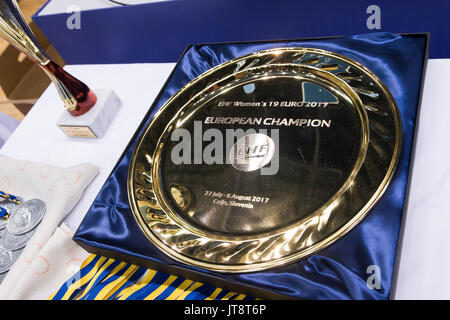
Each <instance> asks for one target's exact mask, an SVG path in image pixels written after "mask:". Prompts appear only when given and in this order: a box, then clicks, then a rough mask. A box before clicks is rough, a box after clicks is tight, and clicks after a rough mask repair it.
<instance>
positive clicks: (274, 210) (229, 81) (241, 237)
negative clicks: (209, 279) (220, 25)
mask: <svg viewBox="0 0 450 320" xmlns="http://www.w3.org/2000/svg"><path fill="white" fill-rule="evenodd" d="M236 130H242V131H241V133H242V135H241V137H239V136H236V137H235V139H233V141H231V143H230V144H227V143H225V140H227V139H228V136H229V133H230V132H237V131H236ZM247 130H249V131H247ZM251 130H253V132H252V131H251ZM181 133H183V134H188V133H189V134H190V135H191V137H192V140H190V143H188V144H187V145H188V146H190V147H191V149H188V148H186V149H183V152H180V153H177V152H175V151H176V150H179V149H180V141H181V140H180V139H177V138H176V137H178V138H179V137H180V134H181ZM221 136H223V139H222V138H220V137H221ZM213 138H214V139H213ZM221 139H222V140H223V141H222V142H223V143H222V144H223V148H222V149H221V148H219V147H217V148H215V149H214V152H211V146H212V145H213V142H214V146H219V145H220V143H219V142H220V140H221ZM227 141H228V140H227ZM183 146H186V144H185V145H183ZM208 146H209V147H208ZM400 147H401V120H400V116H399V113H398V109H397V106H396V104H395V101H394V99H393V98H392V95H391V94H390V92H389V91H388V89H387V88H386V87H385V86H384V85H383V83H382V82H381V81H380V80H379V79H378V78H377V77H376V76H375V75H374V74H373V73H372V72H371V71H370V70H368V69H367V68H366V67H364V66H363V65H361V64H359V63H357V62H355V61H353V60H351V59H349V58H347V57H344V56H342V55H339V54H335V53H332V52H328V51H324V50H319V49H311V48H278V49H271V50H265V51H260V52H256V53H252V54H249V55H246V56H243V57H240V58H236V59H233V60H230V61H228V62H226V63H223V64H221V65H219V66H217V67H215V68H213V69H211V70H209V71H207V72H205V73H204V74H202V75H201V76H199V77H198V78H196V79H194V80H192V81H191V82H190V83H189V84H187V85H186V86H185V87H184V88H182V89H181V90H180V91H179V92H177V93H176V94H175V95H174V96H172V97H171V98H170V99H169V100H168V101H167V102H166V103H165V104H164V106H163V107H162V108H161V109H160V110H159V111H158V112H157V114H156V115H155V116H154V117H153V119H152V120H151V121H150V123H149V124H148V126H147V128H146V129H145V130H144V133H143V135H142V136H141V137H140V139H139V141H138V143H137V145H136V147H135V150H134V153H133V156H132V160H131V162H130V167H129V174H128V194H129V201H130V205H131V208H132V212H133V214H134V217H135V219H136V221H137V222H138V224H139V226H140V228H141V229H142V231H143V232H144V234H145V235H146V237H147V238H148V239H149V241H151V242H152V243H153V244H154V245H155V246H157V247H158V248H159V249H161V250H162V251H163V252H164V253H166V254H167V255H168V256H170V257H171V258H173V259H175V260H177V261H180V262H183V263H186V264H189V265H192V266H196V267H201V268H205V269H209V270H213V271H221V272H252V271H258V270H264V269H268V268H275V267H280V266H283V265H286V264H288V263H291V262H294V261H297V260H299V259H301V258H304V257H306V256H308V255H311V254H313V253H315V252H317V251H319V250H321V249H323V248H325V247H327V246H328V245H330V244H332V243H333V242H335V241H336V240H338V239H339V238H341V237H342V236H343V235H345V234H346V233H347V232H348V231H350V230H351V229H352V228H353V227H355V226H356V225H357V224H358V223H359V222H360V221H361V220H362V219H363V218H364V217H366V216H367V214H368V213H369V212H370V209H371V208H372V207H373V206H374V205H375V203H376V202H377V201H378V200H379V199H380V197H381V196H382V194H383V193H384V191H385V189H386V188H387V186H388V184H389V182H390V180H391V178H392V176H393V174H394V171H395V168H396V165H397V162H398V158H399V152H400ZM208 148H209V149H208ZM257 152H260V153H259V154H257ZM174 154H175V155H176V154H179V155H180V156H181V157H182V158H183V159H184V161H180V159H178V158H177V159H175V160H174ZM205 154H206V155H208V154H209V155H210V156H212V157H213V159H215V160H214V161H211V157H209V158H208V157H205ZM202 157H203V158H202ZM221 158H223V161H222V162H221V161H219V159H221Z"/></svg>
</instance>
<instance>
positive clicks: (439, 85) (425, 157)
mask: <svg viewBox="0 0 450 320" xmlns="http://www.w3.org/2000/svg"><path fill="white" fill-rule="evenodd" d="M174 65H175V64H173V63H166V64H156V63H154V64H118V65H76V66H75V65H72V66H67V67H66V69H67V70H68V71H69V72H71V73H72V74H73V75H75V76H76V77H79V78H80V79H82V80H83V81H84V82H86V83H87V84H88V85H89V86H90V87H91V88H93V89H94V90H95V88H113V89H114V90H115V91H116V93H117V94H118V96H119V97H120V98H121V99H122V101H123V106H122V108H121V109H120V111H119V113H118V114H117V116H116V118H115V120H114V122H113V123H112V125H111V127H110V128H109V131H108V132H107V134H106V136H105V137H104V138H102V139H93V140H92V139H79V138H69V137H67V136H65V135H64V134H63V133H62V131H61V130H60V129H59V128H58V127H57V126H56V124H55V123H56V120H57V118H58V117H59V115H60V114H61V112H63V108H62V103H61V102H60V100H59V98H58V96H57V92H56V90H55V88H54V87H53V86H50V87H49V88H48V89H47V90H46V91H45V93H44V94H43V95H42V97H41V98H40V99H39V101H38V102H37V103H36V105H35V106H34V107H33V109H32V110H31V111H30V113H29V114H28V115H27V116H26V118H25V119H24V120H23V122H22V123H21V124H20V126H19V127H18V128H17V130H16V131H15V132H14V133H13V135H12V136H11V137H10V139H9V140H8V141H7V142H6V143H5V145H4V146H3V148H2V149H1V150H0V153H3V154H5V155H7V156H10V157H15V158H20V159H27V160H30V161H39V162H44V163H47V164H52V165H57V166H71V165H75V164H78V163H81V162H92V163H94V164H95V165H97V166H98V167H99V168H100V173H99V175H98V176H97V178H96V179H95V180H94V182H93V183H92V184H91V185H90V186H89V188H88V189H87V190H86V192H85V194H84V195H83V197H82V199H81V201H80V202H79V203H78V204H77V206H76V207H75V208H74V209H73V210H72V212H71V213H70V214H69V216H68V217H67V218H66V221H65V222H66V224H68V225H69V226H70V227H71V228H72V229H73V230H75V229H76V228H77V227H78V225H79V224H80V222H81V220H82V218H83V216H84V215H85V213H86V212H87V210H88V209H89V207H90V205H91V203H92V202H93V201H94V199H95V197H96V195H97V193H98V191H99V190H100V188H101V187H102V185H103V183H104V182H105V180H106V178H107V177H108V175H109V174H110V172H111V171H112V169H113V167H114V165H115V163H116V161H117V160H118V159H119V157H120V155H121V154H122V152H123V149H124V148H125V146H126V145H127V143H128V142H129V140H130V138H131V137H132V135H133V134H134V132H135V130H136V129H137V127H138V125H139V123H140V122H141V120H142V119H143V117H144V115H145V113H146V112H147V110H148V108H149V107H150V105H151V104H152V102H153V100H154V99H155V97H156V95H157V94H158V92H159V90H160V89H161V87H162V85H163V84H164V82H165V80H166V79H167V77H168V75H169V73H170V71H171V70H172V69H173V67H174ZM449 74H450V59H436V60H430V61H429V64H428V70H427V74H426V79H425V86H424V92H423V101H422V109H421V112H420V116H419V119H418V132H417V139H416V153H415V158H414V164H413V170H412V173H411V180H410V186H409V189H410V194H409V199H408V201H407V209H406V217H407V218H406V220H405V222H404V237H403V244H402V246H401V247H402V250H401V251H402V252H401V254H400V264H399V274H398V281H397V286H396V295H395V298H396V299H449V298H450V286H449V284H450V274H449V273H448V272H447V270H450V250H449V248H450V237H448V236H447V234H448V229H449V226H450V212H449V210H448V209H447V201H448V198H449V197H450V150H449V148H448V145H449V142H448V140H449V138H450V125H449V123H448V122H449V119H450V102H449V101H450V90H449V88H450V78H449V77H448V75H449Z"/></svg>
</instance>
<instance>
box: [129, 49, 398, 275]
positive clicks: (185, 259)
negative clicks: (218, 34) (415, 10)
mask: <svg viewBox="0 0 450 320" xmlns="http://www.w3.org/2000/svg"><path fill="white" fill-rule="evenodd" d="M286 51H288V52H298V51H300V52H303V53H306V52H308V53H317V54H322V55H325V56H330V57H336V58H338V59H341V60H344V61H345V62H346V63H348V64H349V65H351V66H353V67H355V68H357V69H359V70H362V71H363V72H364V73H365V74H366V75H368V76H369V78H370V79H371V80H372V81H374V82H376V84H377V85H378V86H379V88H381V91H382V93H383V95H384V96H385V97H386V100H387V102H388V106H389V108H390V111H392V116H393V123H394V131H395V142H394V143H395V146H394V150H393V154H392V157H391V161H390V164H389V167H388V170H387V172H386V173H385V175H384V179H383V180H382V182H381V183H380V184H379V186H378V188H377V189H376V191H375V192H374V193H373V195H372V197H371V198H370V200H369V201H367V203H366V204H365V205H364V206H363V207H362V209H361V210H359V212H358V213H356V214H355V215H353V218H351V219H349V220H348V221H347V223H346V224H344V225H343V226H342V227H340V228H339V229H338V230H337V231H335V232H334V233H332V234H330V235H329V236H328V237H326V238H324V239H323V240H321V241H319V242H317V243H315V244H313V245H311V246H310V247H308V248H306V249H304V250H301V251H298V252H296V253H293V254H290V255H288V256H284V257H282V258H280V259H274V260H271V261H263V262H258V263H253V264H235V265H226V264H221V263H211V262H204V261H199V260H196V259H194V258H191V257H189V256H186V255H184V254H181V253H179V252H177V251H176V250H173V249H171V248H169V247H168V246H167V245H166V244H164V243H162V242H161V240H160V239H159V238H158V237H156V236H155V235H154V234H153V232H152V231H151V230H149V228H148V225H147V223H146V222H145V221H144V219H143V218H142V216H141V214H140V211H139V208H138V207H137V204H136V201H137V200H136V198H135V194H134V188H133V177H134V168H135V164H136V159H137V156H138V150H139V149H140V146H141V144H142V142H143V140H144V137H145V136H146V135H147V134H148V131H149V130H150V128H151V127H152V124H153V123H154V121H155V119H157V118H158V117H159V116H160V115H161V114H162V113H163V112H164V110H165V108H166V107H167V106H168V105H170V104H171V103H172V101H173V100H174V99H176V98H177V97H178V96H179V95H181V94H183V92H184V91H185V90H186V89H187V88H189V87H190V86H192V85H193V84H194V83H196V82H198V81H200V80H201V79H203V78H204V77H206V76H208V75H210V74H212V73H214V72H215V71H216V70H219V69H220V68H223V67H224V66H226V65H230V64H233V63H236V62H238V61H242V60H244V59H248V58H249V57H257V56H261V55H263V54H267V53H275V52H286ZM321 72H326V71H323V70H321ZM330 74H331V73H330ZM333 76H334V75H333ZM401 128H402V124H401V119H400V114H399V110H398V107H397V105H396V103H395V100H394V98H393V97H392V94H391V93H390V92H389V90H388V89H387V88H386V86H385V85H384V84H383V83H382V82H381V80H379V79H378V77H377V76H376V75H375V74H374V73H372V72H371V71H370V70H369V69H367V68H366V67H365V66H363V65H361V64H359V63H358V62H356V61H353V60H352V59H349V58H347V57H345V56H343V55H340V54H336V53H333V52H329V51H325V50H321V49H312V48H297V47H289V48H275V49H268V50H263V51H259V52H256V53H252V54H249V55H246V56H243V57H238V58H235V59H232V60H230V61H228V62H225V63H223V64H221V65H218V66H216V67H214V68H212V69H210V70H208V71H207V72H205V73H203V74H202V75H200V76H199V77H197V78H195V79H194V80H192V81H191V82H189V83H188V84H187V85H186V86H184V87H183V88H182V89H180V90H179V91H178V92H177V93H176V94H175V95H173V96H172V97H171V98H170V99H168V100H167V101H166V102H165V103H164V105H163V106H162V107H161V108H160V109H159V110H158V111H157V112H156V114H155V115H154V117H153V119H152V120H151V121H150V123H149V124H148V125H147V128H146V129H145V130H144V133H143V134H142V135H141V137H140V138H139V140H138V143H137V144H136V147H135V149H134V151H133V155H132V159H131V161H130V167H129V172H128V186H127V187H128V188H127V189H128V196H129V202H130V205H131V208H132V212H133V215H134V217H135V218H136V220H137V221H138V225H139V227H140V229H141V230H142V231H143V232H144V234H145V235H146V237H147V238H148V239H149V240H150V241H151V242H152V243H153V244H155V245H156V246H157V247H158V248H159V249H161V250H162V251H163V252H164V253H166V254H167V255H168V256H170V257H171V258H173V259H175V260H177V261H180V262H182V263H188V264H191V265H193V266H196V267H201V268H205V269H209V270H213V271H221V272H230V273H234V272H241V273H242V272H255V271H260V270H265V269H270V268H274V267H281V266H283V265H286V264H289V263H292V262H293V261H297V260H299V259H301V258H304V257H306V256H309V255H311V254H312V253H314V252H317V251H319V250H321V249H323V248H325V247H327V246H329V245H330V244H331V243H333V242H335V241H336V240H338V239H339V238H341V237H342V236H343V235H345V234H346V233H347V232H349V231H350V230H351V229H352V228H353V227H354V226H356V225H357V224H358V223H359V222H360V221H361V220H362V219H364V218H365V217H366V216H367V215H368V213H369V212H370V210H371V209H372V207H373V206H374V205H375V204H376V202H377V201H378V200H379V199H380V198H381V196H382V195H383V193H384V192H385V190H386V188H387V186H388V185H389V182H390V181H391V179H392V177H393V175H394V172H395V168H396V166H397V164H398V161H399V156H400V148H401V141H402V130H401ZM229 242H231V241H229ZM238 242H239V241H238Z"/></svg>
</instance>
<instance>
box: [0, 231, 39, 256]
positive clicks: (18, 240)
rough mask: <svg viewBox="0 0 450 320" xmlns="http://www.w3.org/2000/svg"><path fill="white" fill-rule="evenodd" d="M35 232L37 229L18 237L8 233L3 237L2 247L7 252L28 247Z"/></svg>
mask: <svg viewBox="0 0 450 320" xmlns="http://www.w3.org/2000/svg"><path fill="white" fill-rule="evenodd" d="M35 231H36V229H34V230H32V231H30V232H27V233H24V234H21V235H18V236H16V235H13V234H11V233H9V232H8V231H6V232H5V234H4V235H3V237H2V246H3V248H5V249H6V250H11V251H16V250H19V249H22V248H23V247H25V246H26V245H27V243H28V241H29V240H30V239H31V237H32V236H33V234H34V232H35Z"/></svg>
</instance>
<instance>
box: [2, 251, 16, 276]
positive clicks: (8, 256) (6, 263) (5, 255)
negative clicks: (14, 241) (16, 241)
mask: <svg viewBox="0 0 450 320" xmlns="http://www.w3.org/2000/svg"><path fill="white" fill-rule="evenodd" d="M13 263H14V257H13V254H12V252H11V251H9V250H7V249H5V248H0V273H3V272H6V271H8V270H9V268H11V266H12V264H13Z"/></svg>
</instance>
